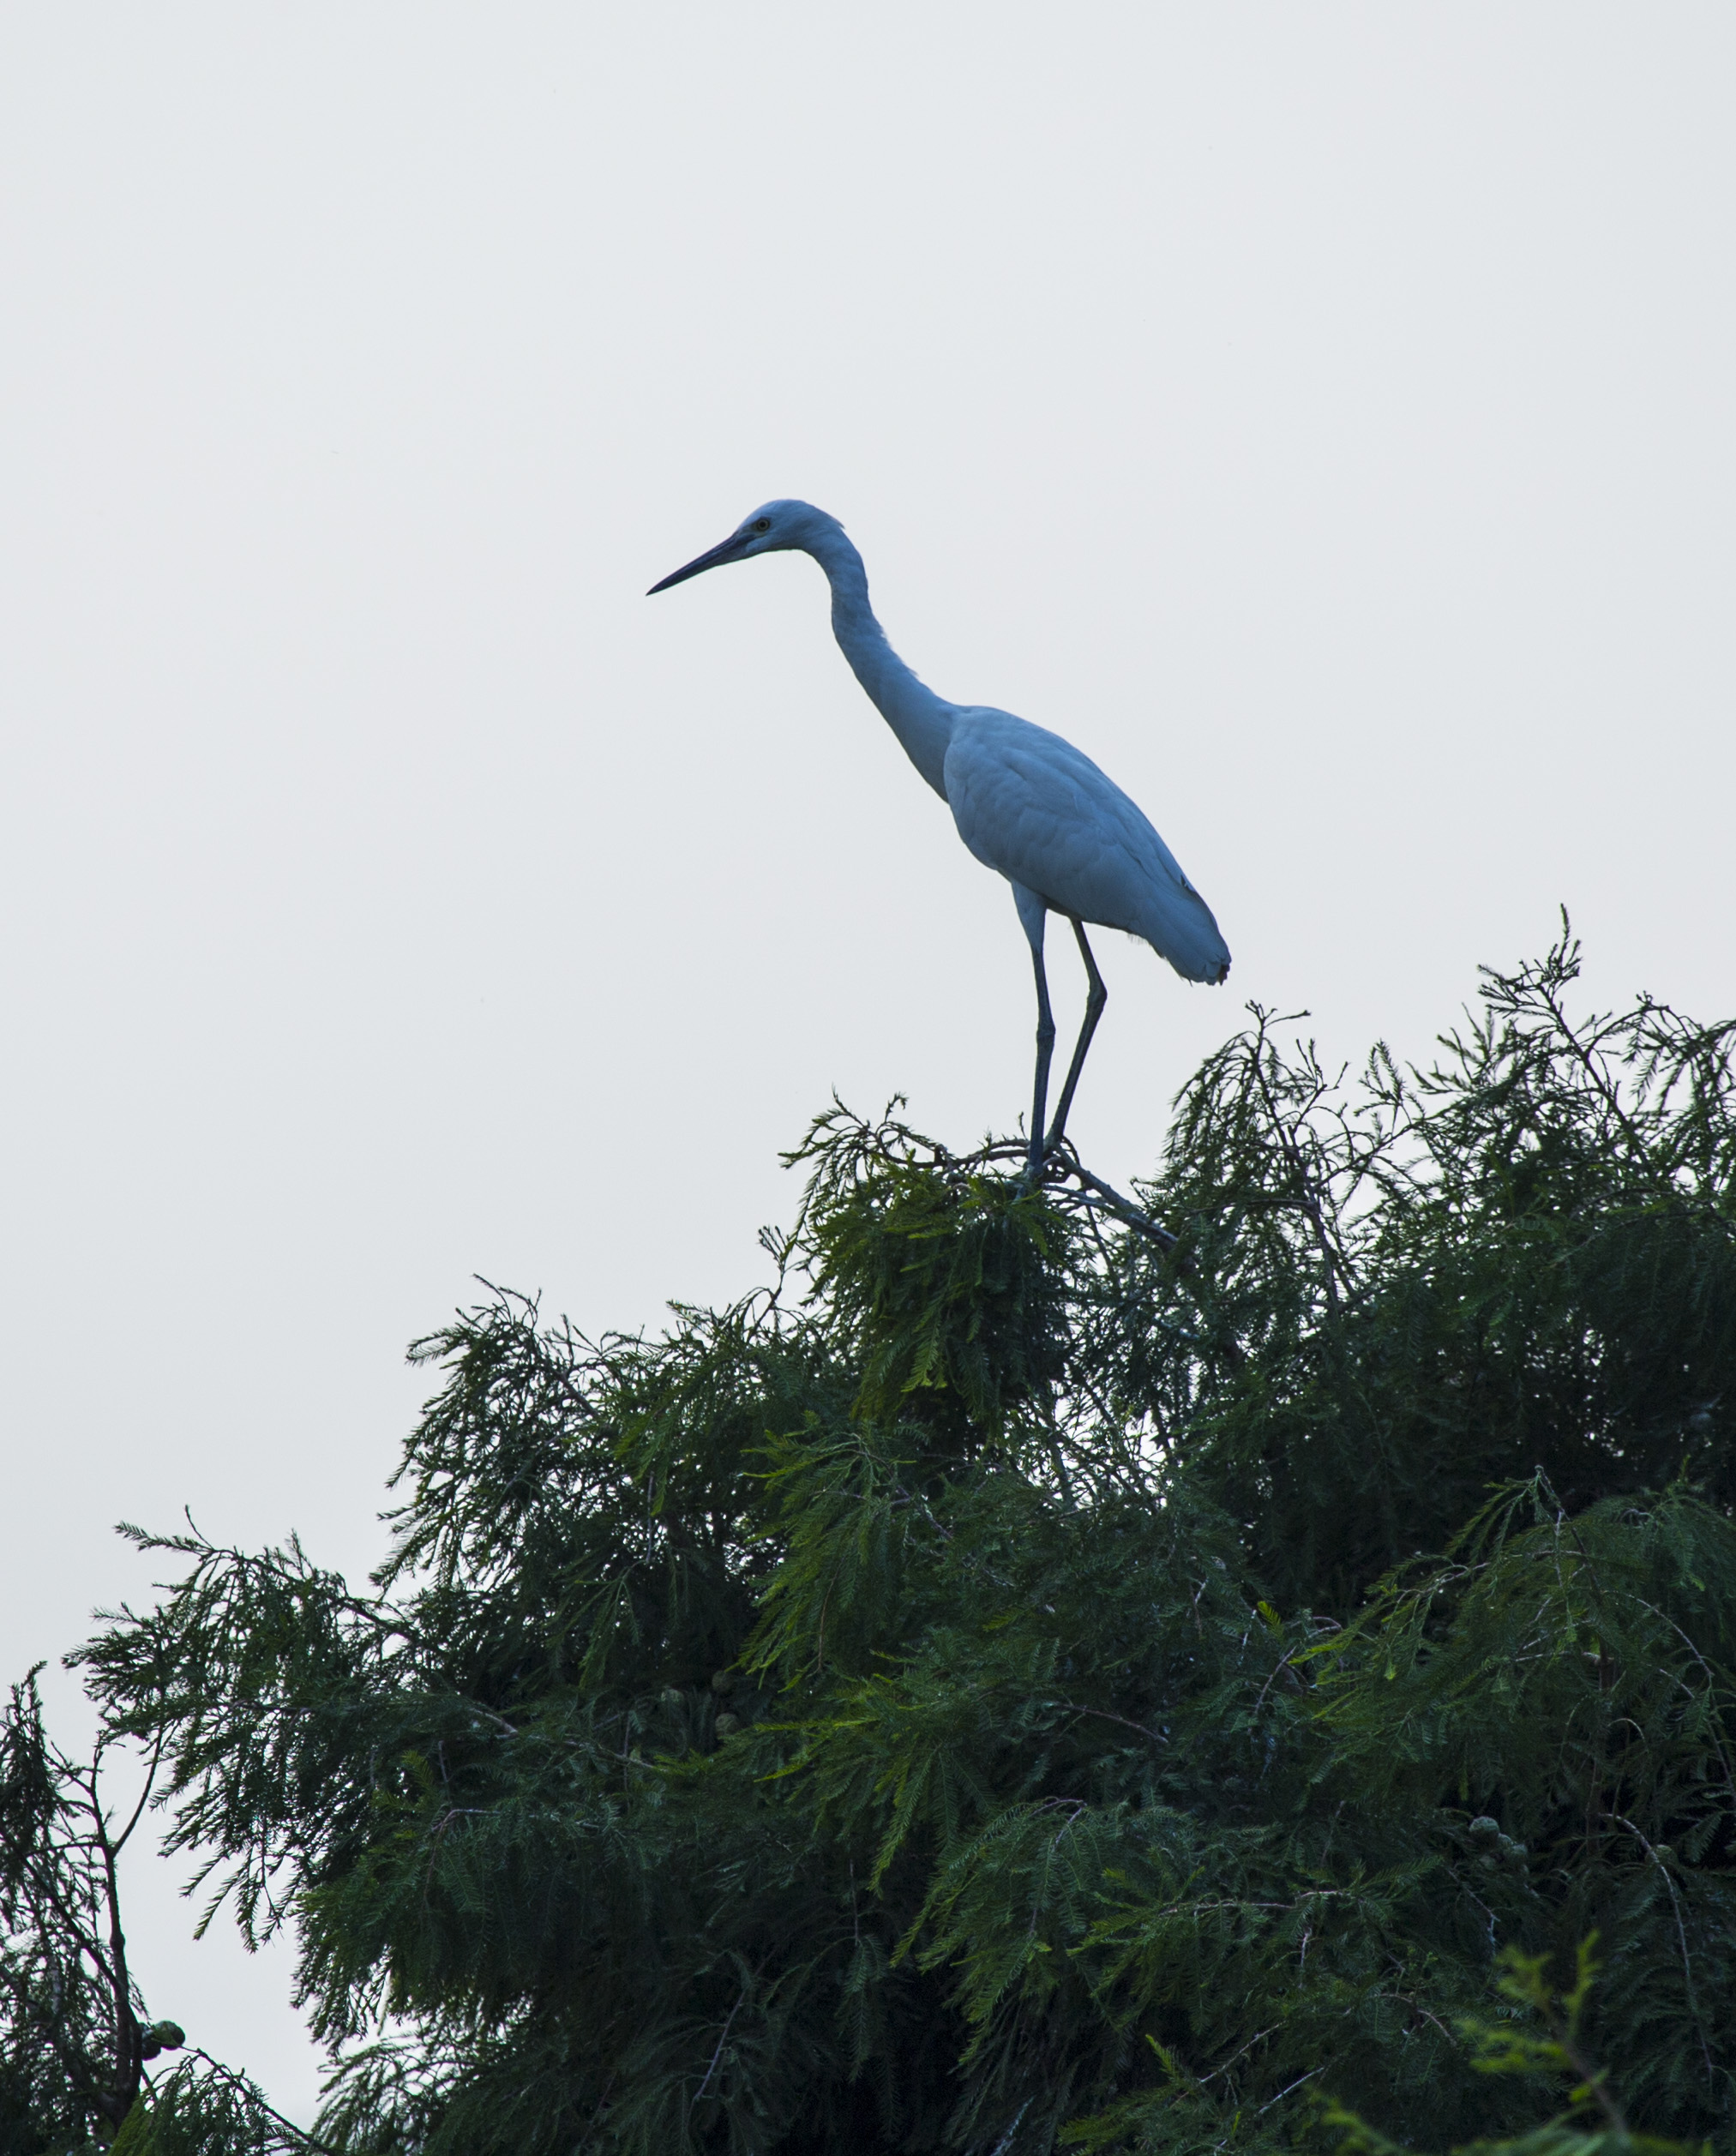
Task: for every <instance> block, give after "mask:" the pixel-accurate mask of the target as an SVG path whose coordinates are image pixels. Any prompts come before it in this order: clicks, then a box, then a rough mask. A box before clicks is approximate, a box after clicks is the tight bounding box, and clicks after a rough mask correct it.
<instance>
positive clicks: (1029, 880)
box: [647, 501, 1229, 1175]
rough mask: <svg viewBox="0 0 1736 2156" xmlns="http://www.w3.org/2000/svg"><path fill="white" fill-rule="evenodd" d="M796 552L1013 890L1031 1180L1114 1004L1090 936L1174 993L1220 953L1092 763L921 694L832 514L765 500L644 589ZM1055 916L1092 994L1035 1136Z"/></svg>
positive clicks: (996, 715) (835, 622) (1005, 716)
mask: <svg viewBox="0 0 1736 2156" xmlns="http://www.w3.org/2000/svg"><path fill="white" fill-rule="evenodd" d="M791 551H795V552H798V553H802V554H811V555H812V556H814V560H815V561H816V562H819V564H820V568H822V569H824V570H825V572H826V579H827V581H828V582H829V583H830V584H831V586H832V633H833V634H834V635H835V636H836V637H837V639H838V644H839V646H841V647H842V649H843V652H844V657H845V658H847V659H848V660H849V661H850V666H851V668H852V669H853V670H854V671H855V674H856V679H857V681H859V682H861V683H862V687H863V688H865V689H866V690H867V691H868V695H869V697H870V698H871V699H872V700H873V701H874V704H875V705H876V706H878V708H879V710H880V715H881V716H882V718H885V720H886V724H887V725H889V726H890V727H891V728H892V731H893V733H894V734H896V735H897V736H898V741H899V742H900V743H901V745H902V746H903V748H904V754H906V755H907V756H908V757H909V758H910V761H911V762H912V763H913V764H914V765H915V766H916V769H917V770H918V771H919V772H921V773H922V776H923V778H926V779H927V780H928V784H930V785H931V786H932V787H933V788H934V791H935V792H936V793H937V794H939V795H940V797H941V799H942V800H943V801H944V802H946V805H947V807H948V808H950V809H951V810H952V820H953V822H954V823H955V824H956V825H957V826H958V836H959V837H960V838H962V839H963V840H964V844H966V845H967V846H968V847H969V848H970V850H971V852H972V853H973V854H975V855H976V858H977V859H978V860H979V861H980V862H983V863H984V864H985V865H986V866H987V867H988V868H994V869H996V870H998V871H999V873H1000V874H1001V875H1003V876H1005V877H1006V880H1007V881H1008V882H1009V883H1010V884H1011V885H1012V901H1013V904H1015V905H1016V906H1017V907H1018V918H1019V921H1020V922H1021V923H1022V925H1023V927H1024V933H1025V935H1026V937H1027V939H1028V940H1029V941H1030V955H1031V961H1032V964H1033V965H1034V967H1035V970H1036V1092H1035V1099H1034V1101H1033V1103H1032V1108H1031V1116H1030V1155H1029V1163H1028V1169H1027V1172H1028V1173H1030V1174H1033V1175H1035V1174H1037V1173H1038V1172H1040V1170H1041V1169H1042V1163H1043V1159H1044V1156H1045V1155H1046V1154H1047V1153H1048V1152H1049V1151H1050V1150H1052V1149H1053V1148H1054V1146H1055V1145H1057V1144H1059V1143H1060V1138H1061V1134H1062V1132H1064V1131H1065V1130H1066V1120H1067V1111H1068V1110H1069V1109H1070V1108H1072V1102H1073V1094H1074V1092H1075V1090H1076V1089H1077V1088H1078V1082H1079V1072H1081V1070H1083V1069H1084V1060H1085V1052H1086V1050H1087V1049H1088V1048H1090V1044H1091V1036H1092V1035H1093V1034H1094V1033H1095V1032H1096V1030H1097V1021H1098V1019H1099V1018H1101V1017H1102V1014H1103V1006H1104V1004H1105V1003H1106V1002H1108V989H1107V988H1104V986H1103V980H1102V975H1101V974H1100V973H1099V972H1098V971H1097V964H1096V959H1095V958H1093V957H1092V955H1091V946H1090V943H1089V942H1087V940H1086V939H1085V923H1086V922H1088V921H1089V922H1093V923H1095V924H1097V925H1100V926H1102V927H1103V928H1123V929H1125V930H1126V932H1127V933H1128V934H1130V935H1135V936H1141V937H1143V938H1144V940H1145V941H1146V942H1147V943H1149V944H1150V946H1151V947H1152V949H1153V950H1154V951H1156V952H1157V953H1158V954H1159V956H1160V957H1162V958H1167V959H1168V961H1169V963H1170V964H1171V965H1172V966H1174V969H1175V970H1176V971H1177V972H1178V973H1179V974H1180V976H1181V977H1182V979H1183V980H1184V981H1206V982H1214V983H1215V982H1220V981H1222V979H1223V978H1224V976H1225V975H1226V974H1228V971H1229V948H1228V945H1227V944H1226V943H1225V942H1224V940H1223V938H1222V935H1220V934H1219V933H1218V928H1217V923H1216V921H1215V920H1214V919H1213V918H1212V915H1211V909H1210V906H1208V905H1207V904H1206V903H1205V901H1204V898H1201V897H1200V895H1199V893H1198V892H1197V891H1196V890H1195V889H1194V888H1193V886H1192V884H1191V883H1189V881H1188V880H1187V879H1186V876H1185V875H1183V874H1182V873H1181V868H1180V864H1179V862H1177V861H1176V859H1175V856H1174V854H1172V853H1171V852H1170V850H1169V849H1168V847H1167V846H1166V845H1165V844H1164V843H1163V841H1162V839H1161V838H1159V837H1158V836H1157V833H1156V832H1155V831H1154V830H1153V829H1152V827H1151V825H1150V821H1149V820H1147V818H1146V817H1145V815H1144V814H1143V813H1142V811H1141V810H1140V809H1139V808H1138V807H1137V806H1136V805H1135V804H1134V803H1133V802H1132V801H1130V800H1129V799H1128V798H1127V796H1126V794H1124V793H1123V792H1122V791H1121V790H1120V787H1119V786H1117V785H1116V784H1114V782H1113V781H1112V780H1110V779H1108V778H1105V776H1104V775H1103V773H1102V772H1100V771H1099V770H1098V769H1097V766H1096V765H1095V764H1094V763H1093V762H1092V761H1091V760H1090V757H1089V756H1086V755H1084V754H1081V753H1080V751H1079V750H1078V749H1077V748H1074V747H1073V745H1072V742H1066V741H1063V740H1062V739H1061V737H1060V735H1059V734H1051V733H1049V732H1048V730H1046V729H1045V728H1043V727H1041V726H1033V725H1032V724H1030V721H1029V720H1028V719H1023V718H1014V717H1013V716H1012V712H1000V711H995V710H994V709H992V708H991V707H990V706H987V705H982V704H949V703H948V702H947V701H946V699H945V698H944V697H941V696H936V695H935V694H934V691H933V689H931V688H927V687H926V686H925V685H924V684H923V683H922V682H920V681H918V679H917V678H916V675H915V674H913V673H912V672H911V670H910V668H909V667H908V666H906V665H905V664H904V661H903V660H902V659H901V658H899V657H898V653H897V652H894V651H893V649H892V646H891V645H890V644H889V643H887V641H886V631H885V630H884V629H883V628H881V627H880V623H879V622H877V621H876V620H875V619H874V610H873V608H872V607H870V606H869V604H868V573H867V571H866V570H865V569H864V568H863V567H862V556H861V555H859V554H858V553H857V552H856V549H855V547H854V546H852V545H851V544H850V540H849V539H848V537H846V536H845V534H844V526H843V525H841V524H840V523H839V522H838V519H837V518H836V517H832V516H828V515H827V514H826V512H825V510H823V509H816V508H815V507H814V506H813V504H812V503H811V502H807V501H768V502H766V504H765V506H764V507H761V508H758V509H755V510H754V513H753V514H752V515H751V516H749V517H747V518H745V519H743V520H742V523H741V524H739V525H737V526H736V529H735V530H734V531H732V532H731V533H730V536H729V537H728V538H727V539H725V540H724V542H723V544H722V545H720V546H714V547H713V548H712V550H711V551H710V552H709V553H707V554H702V555H700V556H699V557H698V559H697V560H695V561H692V562H688V564H687V565H686V567H685V568H679V569H677V570H676V572H675V574H673V575H672V576H666V577H664V580H663V581H662V583H661V584H654V585H652V587H651V588H652V592H667V591H668V590H669V588H670V586H671V585H675V584H682V583H685V582H686V580H687V579H688V577H690V576H698V575H699V574H700V572H701V571H702V570H705V569H715V568H721V567H722V566H723V565H724V562H746V561H748V560H750V559H751V558H752V557H753V556H755V555H759V554H778V553H788V552H791ZM647 596H649V594H647ZM1051 912H1053V913H1060V914H1065V915H1066V917H1067V919H1068V920H1069V921H1070V922H1072V928H1073V934H1074V935H1075V936H1077V937H1078V946H1079V955H1080V957H1081V958H1083V959H1084V962H1085V976H1086V979H1087V981H1088V982H1089V983H1090V989H1089V993H1088V994H1087V996H1086V1000H1085V1016H1084V1024H1083V1025H1082V1026H1081V1027H1080V1029H1079V1037H1078V1045H1077V1046H1076V1047H1075V1048H1074V1049H1073V1056H1072V1063H1071V1064H1070V1065H1069V1066H1068V1069H1067V1075H1066V1084H1064V1085H1063V1086H1062V1088H1061V1096H1060V1102H1058V1103H1057V1105H1056V1108H1055V1112H1054V1122H1053V1123H1052V1124H1051V1125H1050V1126H1049V1128H1048V1133H1047V1135H1046V1136H1045V1134H1044V1132H1043V1110H1044V1106H1045V1103H1046V1102H1047V1099H1048V1073H1049V1059H1050V1057H1051V1055H1052V1054H1053V1053H1054V1017H1053V1016H1052V1014H1051V1012H1050V1010H1049V1002H1048V975H1047V974H1046V972H1045V971H1044V968H1043V962H1042V940H1043V923H1044V922H1045V920H1046V918H1047V916H1048V915H1049V914H1050V913H1051Z"/></svg>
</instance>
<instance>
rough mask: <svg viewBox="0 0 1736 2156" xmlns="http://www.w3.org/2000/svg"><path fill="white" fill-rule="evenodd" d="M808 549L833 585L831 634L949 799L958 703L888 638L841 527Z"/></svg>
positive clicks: (890, 723)
mask: <svg viewBox="0 0 1736 2156" xmlns="http://www.w3.org/2000/svg"><path fill="white" fill-rule="evenodd" d="M808 552H809V553H810V554H811V555H812V556H814V560H815V561H816V562H819V564H820V568H822V569H824V570H825V571H826V578H827V580H828V581H829V582H830V584H831V586H832V634H833V635H834V636H835V637H837V639H838V644H839V646H840V647H841V649H842V650H843V652H844V657H845V658H847V659H848V660H849V661H850V666H851V668H852V670H854V672H855V674H856V679H857V681H859V682H861V683H862V687H863V688H865V689H866V690H867V691H868V694H869V696H870V697H871V698H872V699H873V700H874V704H875V705H876V706H877V707H878V709H879V711H880V716H881V718H884V719H885V720H886V724H887V725H888V726H890V727H891V728H892V731H893V732H894V733H895V734H896V735H897V736H898V740H899V742H901V743H902V745H903V747H904V754H905V755H907V756H908V757H909V758H910V761H911V762H912V763H913V764H914V765H915V766H916V769H917V770H918V771H919V772H921V773H922V776H923V778H926V779H927V780H928V784H930V785H931V786H932V787H933V788H934V791H935V792H936V793H937V794H939V795H940V797H941V799H942V800H943V801H944V800H945V798H946V779H945V778H944V777H943V775H942V766H944V764H945V762H946V744H947V742H949V741H950V740H951V739H952V713H953V709H954V706H952V705H951V704H949V703H947V702H946V699H945V698H944V697H940V696H936V695H935V694H934V690H933V689H931V688H926V687H925V686H924V685H923V683H922V682H919V681H918V680H917V679H916V676H915V675H914V674H913V673H912V672H911V671H910V668H909V667H908V666H906V665H905V664H904V661H903V659H901V658H899V657H898V653H897V652H895V651H894V650H893V649H892V646H891V645H890V644H888V643H887V641H886V631H885V630H884V629H883V628H881V627H880V623H879V622H877V621H876V620H875V619H874V609H873V608H872V607H871V606H870V605H869V604H868V572H867V570H866V569H864V568H863V567H862V556H861V555H859V554H858V553H857V552H856V549H855V548H854V547H853V546H852V545H851V544H850V541H849V540H848V539H847V538H846V537H844V533H843V532H842V531H828V532H826V533H824V534H822V535H821V536H820V537H817V538H816V539H814V541H813V542H811V543H810V544H809V546H808Z"/></svg>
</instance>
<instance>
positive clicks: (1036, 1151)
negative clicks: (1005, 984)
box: [1024, 943, 1054, 1176]
mask: <svg viewBox="0 0 1736 2156" xmlns="http://www.w3.org/2000/svg"><path fill="white" fill-rule="evenodd" d="M1030 962H1031V964H1032V966H1033V967H1034V968H1035V969H1036V1094H1035V1096H1034V1097H1033V1099H1032V1101H1031V1104H1030V1158H1029V1160H1028V1161H1027V1162H1026V1163H1025V1170H1024V1172H1025V1174H1027V1175H1031V1176H1035V1175H1036V1174H1039V1173H1040V1172H1041V1170H1042V1156H1043V1142H1042V1116H1043V1109H1044V1108H1045V1106H1046V1105H1047V1103H1048V1066H1049V1058H1050V1057H1051V1056H1052V1055H1053V1054H1054V1012H1052V1011H1051V1010H1050V1009H1049V1007H1048V975H1047V974H1046V973H1045V972H1044V971H1043V966H1042V945H1041V944H1040V943H1034V944H1032V946H1030Z"/></svg>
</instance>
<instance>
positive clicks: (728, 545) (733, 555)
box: [645, 531, 748, 598]
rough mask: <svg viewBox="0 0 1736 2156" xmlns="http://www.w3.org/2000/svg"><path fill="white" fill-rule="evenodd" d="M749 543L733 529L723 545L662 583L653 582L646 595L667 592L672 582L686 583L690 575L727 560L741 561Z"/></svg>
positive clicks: (703, 555)
mask: <svg viewBox="0 0 1736 2156" xmlns="http://www.w3.org/2000/svg"><path fill="white" fill-rule="evenodd" d="M747 544H748V542H747V540H746V538H745V537H743V536H742V533H741V532H739V531H732V532H731V533H730V536H729V537H728V538H727V539H725V540H724V544H722V545H721V546H714V547H713V548H712V550H711V552H710V553H709V554H701V555H700V556H698V557H697V558H696V559H695V560H694V561H692V562H688V565H687V567H686V568H682V569H677V570H676V573H675V574H674V575H673V576H666V577H665V578H664V580H663V582H662V583H661V584H653V585H652V587H651V590H650V591H649V592H646V595H645V596H646V598H653V597H654V596H655V595H656V594H657V593H658V592H667V591H668V589H669V587H670V585H671V584H685V583H686V582H687V580H688V578H689V577H690V576H698V575H699V574H700V571H701V570H702V569H718V568H722V567H723V565H724V562H739V561H740V560H741V558H742V549H743V548H744V547H745V546H746V545H747Z"/></svg>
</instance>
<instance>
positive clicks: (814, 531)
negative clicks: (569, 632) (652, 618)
mask: <svg viewBox="0 0 1736 2156" xmlns="http://www.w3.org/2000/svg"><path fill="white" fill-rule="evenodd" d="M843 529H844V526H843V525H841V524H840V523H839V522H838V519H837V518H836V517H829V516H827V514H826V512H825V510H824V509H816V508H815V507H814V504H813V503H812V502H811V501H762V502H761V503H760V507H758V508H757V509H755V510H754V513H753V514H752V515H751V516H746V517H743V518H742V521H741V522H740V523H739V524H738V525H736V528H735V530H734V531H732V532H731V533H730V536H729V537H728V538H727V539H725V540H724V543H723V544H722V545H721V546H714V547H713V548H712V550H711V551H710V552H709V553H708V554H701V555H700V556H698V557H697V559H695V560H694V561H692V562H688V564H687V565H686V567H685V568H679V569H677V570H676V573H675V574H674V575H673V576H666V577H665V578H664V580H663V582H662V583H661V584H653V585H652V587H651V590H652V592H667V591H668V589H669V588H670V585H672V584H685V583H686V582H687V580H688V578H689V577H690V576H698V575H699V574H700V571H701V570H702V569H717V568H722V567H723V565H724V562H746V561H748V560H751V558H752V557H753V556H754V555H756V554H787V553H789V552H790V550H792V549H793V550H796V552H798V553H810V554H811V553H812V552H813V551H814V543H815V541H816V540H818V541H820V542H821V543H822V544H823V542H824V540H825V537H826V534H827V533H828V532H832V531H843ZM650 597H651V592H647V593H646V598H650Z"/></svg>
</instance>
